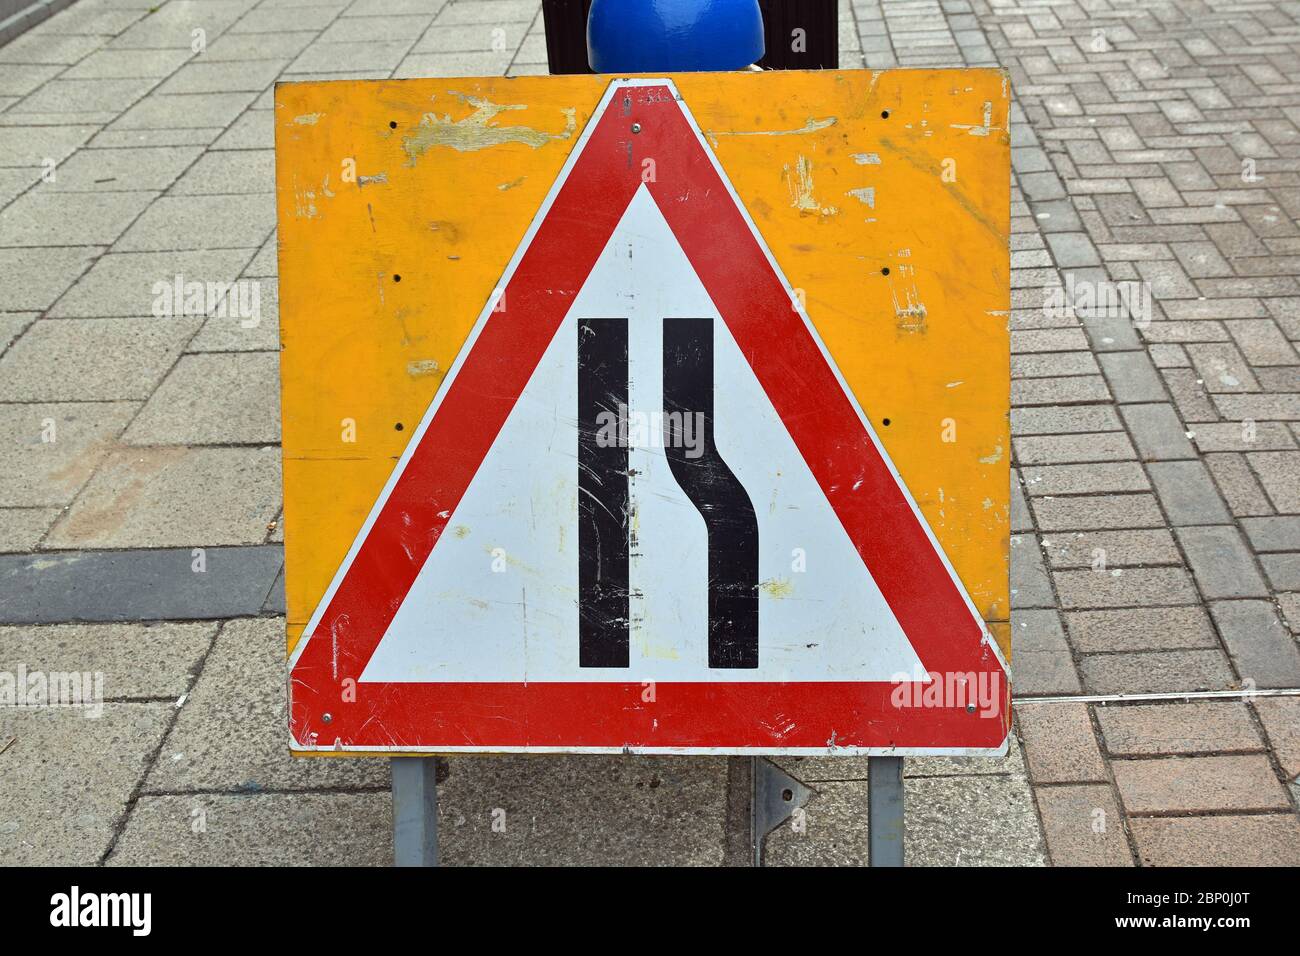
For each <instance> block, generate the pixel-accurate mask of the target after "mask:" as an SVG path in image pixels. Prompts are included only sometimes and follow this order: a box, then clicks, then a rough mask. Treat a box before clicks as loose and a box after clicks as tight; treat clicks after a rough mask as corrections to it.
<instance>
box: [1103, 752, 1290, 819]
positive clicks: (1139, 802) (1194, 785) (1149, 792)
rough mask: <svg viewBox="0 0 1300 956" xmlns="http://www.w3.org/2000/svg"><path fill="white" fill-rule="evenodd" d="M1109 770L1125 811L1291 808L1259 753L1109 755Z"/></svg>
mask: <svg viewBox="0 0 1300 956" xmlns="http://www.w3.org/2000/svg"><path fill="white" fill-rule="evenodd" d="M1111 769H1112V770H1113V771H1114V774H1115V785H1116V787H1118V788H1119V794H1120V799H1121V800H1122V801H1123V803H1124V808H1125V809H1126V810H1127V811H1128V812H1129V813H1170V812H1186V813H1195V812H1197V811H1200V812H1206V811H1213V810H1220V811H1238V812H1240V811H1244V810H1289V809H1291V804H1290V801H1289V800H1288V799H1287V794H1286V791H1285V790H1284V789H1283V788H1282V785H1281V783H1279V782H1278V779H1277V774H1275V773H1274V772H1273V767H1272V766H1271V765H1270V764H1269V762H1268V758H1267V757H1266V756H1264V755H1263V754H1249V755H1244V756H1234V757H1167V758H1157V759H1154V760H1114V761H1112V762H1111Z"/></svg>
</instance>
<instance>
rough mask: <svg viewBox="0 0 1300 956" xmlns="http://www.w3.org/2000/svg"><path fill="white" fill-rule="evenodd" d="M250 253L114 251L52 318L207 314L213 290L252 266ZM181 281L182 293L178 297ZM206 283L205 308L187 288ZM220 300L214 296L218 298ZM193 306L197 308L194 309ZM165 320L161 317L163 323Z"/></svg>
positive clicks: (60, 303)
mask: <svg viewBox="0 0 1300 956" xmlns="http://www.w3.org/2000/svg"><path fill="white" fill-rule="evenodd" d="M249 256H250V253H249V251H248V250H247V249H211V250H208V249H194V250H187V251H182V252H109V253H106V254H105V255H103V256H102V257H100V258H99V259H98V260H96V262H95V264H94V265H92V266H91V267H90V269H89V270H88V271H87V272H86V274H85V275H83V276H82V277H81V278H80V279H79V280H78V281H77V283H76V285H75V286H73V287H72V288H71V289H69V290H68V291H67V292H66V293H65V294H64V295H63V296H62V297H61V298H60V299H59V301H58V302H57V303H55V305H54V307H53V308H52V309H50V311H49V315H50V317H52V318H98V317H118V316H121V317H128V316H145V315H154V314H155V313H156V312H159V313H162V315H163V316H165V315H168V314H170V315H173V316H174V315H177V314H181V313H186V314H189V315H194V314H196V313H197V314H198V315H200V316H201V315H205V314H207V311H208V309H207V300H208V295H207V285H208V284H209V283H211V284H214V285H218V286H219V285H222V284H224V283H230V282H233V281H234V280H235V279H236V278H238V277H239V273H240V270H241V269H243V268H244V266H245V265H246V264H247V263H248V261H249ZM178 276H179V277H180V281H181V287H182V294H181V296H180V297H179V298H180V304H179V307H178V304H177V298H178V297H177V296H176V294H175V289H176V280H177V277H178ZM196 282H201V283H203V284H204V290H203V291H204V295H203V305H202V306H201V307H198V305H197V300H191V299H190V294H189V292H188V291H186V286H190V287H191V288H193V285H192V284H193V283H196ZM215 298H216V297H214V299H215ZM191 304H193V305H194V306H195V307H193V308H191V307H190V306H191ZM160 320H161V318H160Z"/></svg>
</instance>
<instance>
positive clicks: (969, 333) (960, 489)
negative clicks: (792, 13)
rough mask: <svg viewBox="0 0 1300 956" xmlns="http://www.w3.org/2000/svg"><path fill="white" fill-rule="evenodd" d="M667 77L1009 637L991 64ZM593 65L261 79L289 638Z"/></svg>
mask: <svg viewBox="0 0 1300 956" xmlns="http://www.w3.org/2000/svg"><path fill="white" fill-rule="evenodd" d="M672 79H673V81H674V82H675V84H676V86H677V88H678V90H679V91H680V94H681V96H682V98H683V100H684V101H685V103H686V104H687V106H688V107H689V109H690V111H691V112H692V113H693V115H694V117H695V119H696V121H697V122H698V124H699V127H700V128H701V130H702V131H703V133H704V135H705V138H706V140H707V142H708V145H709V147H710V148H711V149H712V151H713V152H714V154H715V155H716V157H717V159H718V161H719V163H720V165H721V167H722V169H723V171H724V172H725V174H726V176H727V178H728V179H729V180H730V182H731V184H732V186H733V187H734V189H735V191H736V193H737V194H738V196H739V198H740V200H741V202H742V203H743V205H744V207H745V208H746V209H747V210H748V212H749V215H750V216H751V217H752V219H753V221H754V224H755V225H756V226H757V229H758V230H759V232H760V233H761V235H762V238H763V239H764V240H765V242H766V244H767V246H768V248H769V249H770V250H771V253H772V255H773V257H774V258H775V260H776V262H777V264H778V266H779V267H780V270H781V271H782V272H783V273H784V275H785V276H786V277H787V279H788V280H789V282H790V284H791V285H792V286H794V287H795V293H796V295H797V296H798V297H799V298H800V299H801V301H802V304H803V305H804V307H805V309H806V312H807V314H808V317H809V319H810V320H811V322H812V324H813V326H815V328H816V331H817V333H818V334H819V336H820V338H821V340H822V342H823V343H824V344H825V346H826V349H827V351H828V352H829V353H830V355H831V356H832V357H833V358H834V361H835V362H836V364H837V365H838V368H839V370H840V372H841V373H842V375H843V378H844V380H845V382H846V383H847V385H848V387H849V388H850V389H851V391H852V392H853V395H854V396H855V397H856V399H857V401H858V403H859V404H860V406H861V407H862V409H863V410H864V412H865V414H866V415H867V416H868V417H869V418H870V420H871V422H872V423H873V425H874V428H875V432H876V434H877V436H878V437H879V439H880V441H881V442H882V443H883V445H884V447H885V449H886V450H887V452H888V454H889V456H890V458H891V459H892V461H893V463H894V465H895V466H896V467H897V469H898V472H899V474H900V475H901V477H902V479H903V481H904V482H905V484H906V486H907V488H908V489H909V490H910V492H911V494H912V496H913V497H914V498H915V500H916V502H917V504H918V505H919V507H920V510H921V511H922V513H923V514H924V517H925V519H926V521H927V522H928V524H929V526H930V528H931V529H932V531H933V533H934V535H935V537H936V538H937V540H938V542H939V544H940V546H941V547H942V549H943V551H944V553H945V554H946V555H947V558H948V559H949V561H950V562H951V564H952V566H953V568H954V569H955V571H956V573H957V575H958V577H959V578H960V579H961V581H962V583H963V585H964V586H965V588H966V591H967V593H968V594H969V595H970V598H971V599H972V600H973V601H974V603H975V605H976V607H977V608H978V610H979V612H980V613H981V614H982V615H983V617H984V619H985V620H986V621H987V622H989V623H990V624H991V625H997V626H994V627H993V628H992V631H993V633H994V635H995V636H996V639H997V641H998V643H999V644H1000V645H1001V649H1002V652H1003V654H1004V655H1006V656H1009V653H1010V648H1009V640H1008V633H1009V632H1008V628H1007V627H1005V626H1004V625H1005V622H1006V621H1007V618H1008V609H1009V595H1008V540H1009V453H1010V441H1009V433H1008V429H1009V426H1008V407H1009V379H1010V369H1009V346H1008V338H1009V336H1008V329H1007V325H1008V318H1009V308H1010V303H1009V291H1008V290H1009V261H1008V235H1009V137H1008V134H1007V128H1008V110H1009V105H1010V95H1009V89H1008V85H1007V80H1006V77H1005V74H1003V73H1002V72H1001V71H997V70H933V71H930V70H924V71H922V70H896V71H885V72H874V73H873V72H863V71H825V72H813V73H782V74H770V73H768V74H753V73H734V74H680V75H675V76H673V77H672ZM608 85H609V78H608V77H590V76H566V77H524V78H518V79H502V78H480V79H428V80H402V81H340V82H327V83H295V84H281V85H280V86H278V87H277V90H276V103H275V126H276V167H277V169H276V172H277V202H278V212H279V242H280V303H281V305H280V315H281V317H280V323H281V338H282V348H283V354H282V364H281V375H282V403H283V405H282V415H283V422H284V428H283V447H284V487H285V516H284V521H285V548H286V586H287V601H288V638H289V646H290V649H291V650H292V649H293V647H294V645H295V643H296V642H297V639H298V638H299V636H300V635H301V633H302V629H303V627H304V625H305V624H306V622H307V621H308V619H309V618H310V617H311V615H312V612H313V611H314V610H315V608H316V606H317V604H318V603H319V602H320V600H321V598H322V595H324V593H325V591H326V588H327V587H328V585H329V583H330V581H331V578H332V577H333V576H334V574H335V572H336V571H337V570H338V568H339V566H340V563H341V562H342V561H343V559H344V557H345V555H346V554H347V552H348V549H349V547H350V546H351V545H352V543H353V541H354V539H355V538H356V536H357V533H358V530H359V529H360V528H361V527H362V524H363V523H364V522H365V520H366V516H367V514H368V513H369V512H370V510H371V508H372V506H373V505H374V503H375V501H376V498H377V496H378V495H379V493H380V491H381V489H382V488H383V487H384V484H385V482H386V481H387V480H388V478H389V476H390V474H391V473H392V471H393V467H394V464H395V462H396V461H397V459H398V458H399V456H401V454H402V453H403V451H404V449H405V448H406V446H407V440H408V438H409V437H410V434H411V430H412V429H413V428H414V427H415V425H416V424H417V423H418V422H419V421H420V420H421V417H422V416H423V415H424V414H425V411H426V409H427V408H428V407H429V405H430V402H431V401H432V400H433V399H434V397H435V395H436V394H437V392H438V389H439V386H440V384H441V383H442V381H443V377H444V375H445V374H446V373H447V371H448V370H449V369H450V367H451V365H452V363H453V361H454V360H455V359H456V357H457V355H458V353H459V352H460V351H461V348H462V346H463V345H464V344H465V341H466V338H467V336H468V334H469V333H470V330H471V328H472V327H473V326H474V323H475V321H476V319H477V318H478V316H479V314H480V312H481V311H482V310H483V308H484V306H485V304H486V303H488V302H489V300H490V298H491V297H492V295H493V292H494V290H495V289H496V288H497V287H498V284H499V283H500V281H501V277H502V274H503V272H504V271H505V269H506V266H507V264H508V262H509V260H510V258H511V256H512V255H513V254H514V252H515V250H516V248H517V247H518V246H519V244H520V241H521V239H522V238H523V237H524V235H525V232H526V231H527V230H528V228H529V224H530V222H531V221H532V220H533V218H534V216H535V215H536V214H537V212H538V209H539V207H540V206H541V204H542V202H543V200H544V199H545V197H546V196H547V193H548V191H549V190H550V189H551V187H552V185H553V184H554V182H555V180H556V177H557V174H559V172H560V170H561V167H562V166H563V165H564V164H565V162H566V160H567V159H568V158H569V155H570V153H571V151H572V150H573V148H574V145H575V143H576V142H577V141H578V139H579V136H580V134H581V132H582V130H583V129H584V128H585V127H586V125H587V123H588V121H589V120H590V119H591V117H592V113H593V111H594V110H595V108H596V107H597V104H598V103H599V102H600V100H601V97H602V96H603V95H604V93H605V91H606V88H607V87H608Z"/></svg>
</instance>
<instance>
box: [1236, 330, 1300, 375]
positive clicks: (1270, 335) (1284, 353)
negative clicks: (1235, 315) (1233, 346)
mask: <svg viewBox="0 0 1300 956" xmlns="http://www.w3.org/2000/svg"><path fill="white" fill-rule="evenodd" d="M1224 324H1225V325H1226V326H1227V329H1228V332H1229V334H1231V335H1232V337H1233V339H1234V340H1235V341H1236V343H1237V346H1238V347H1239V348H1240V349H1241V352H1242V355H1243V356H1244V357H1245V359H1246V361H1248V362H1249V363H1250V364H1251V365H1252V366H1257V365H1296V364H1300V356H1297V354H1296V350H1295V348H1294V347H1293V346H1292V345H1291V343H1290V342H1288V341H1287V340H1286V336H1285V335H1283V334H1282V330H1281V329H1279V328H1278V326H1277V323H1275V322H1273V321H1272V320H1271V319H1237V320H1236V321H1233V322H1226V323H1224Z"/></svg>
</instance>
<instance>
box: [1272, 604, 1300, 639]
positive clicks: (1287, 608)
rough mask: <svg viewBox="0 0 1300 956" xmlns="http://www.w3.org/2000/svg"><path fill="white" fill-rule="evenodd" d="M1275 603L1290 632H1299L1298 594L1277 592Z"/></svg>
mask: <svg viewBox="0 0 1300 956" xmlns="http://www.w3.org/2000/svg"><path fill="white" fill-rule="evenodd" d="M1277 604H1278V607H1279V608H1280V609H1281V610H1282V616H1283V617H1284V618H1285V619H1286V623H1287V626H1288V627H1290V628H1291V632H1292V633H1293V634H1295V633H1300V594H1279V595H1278V596H1277Z"/></svg>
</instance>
